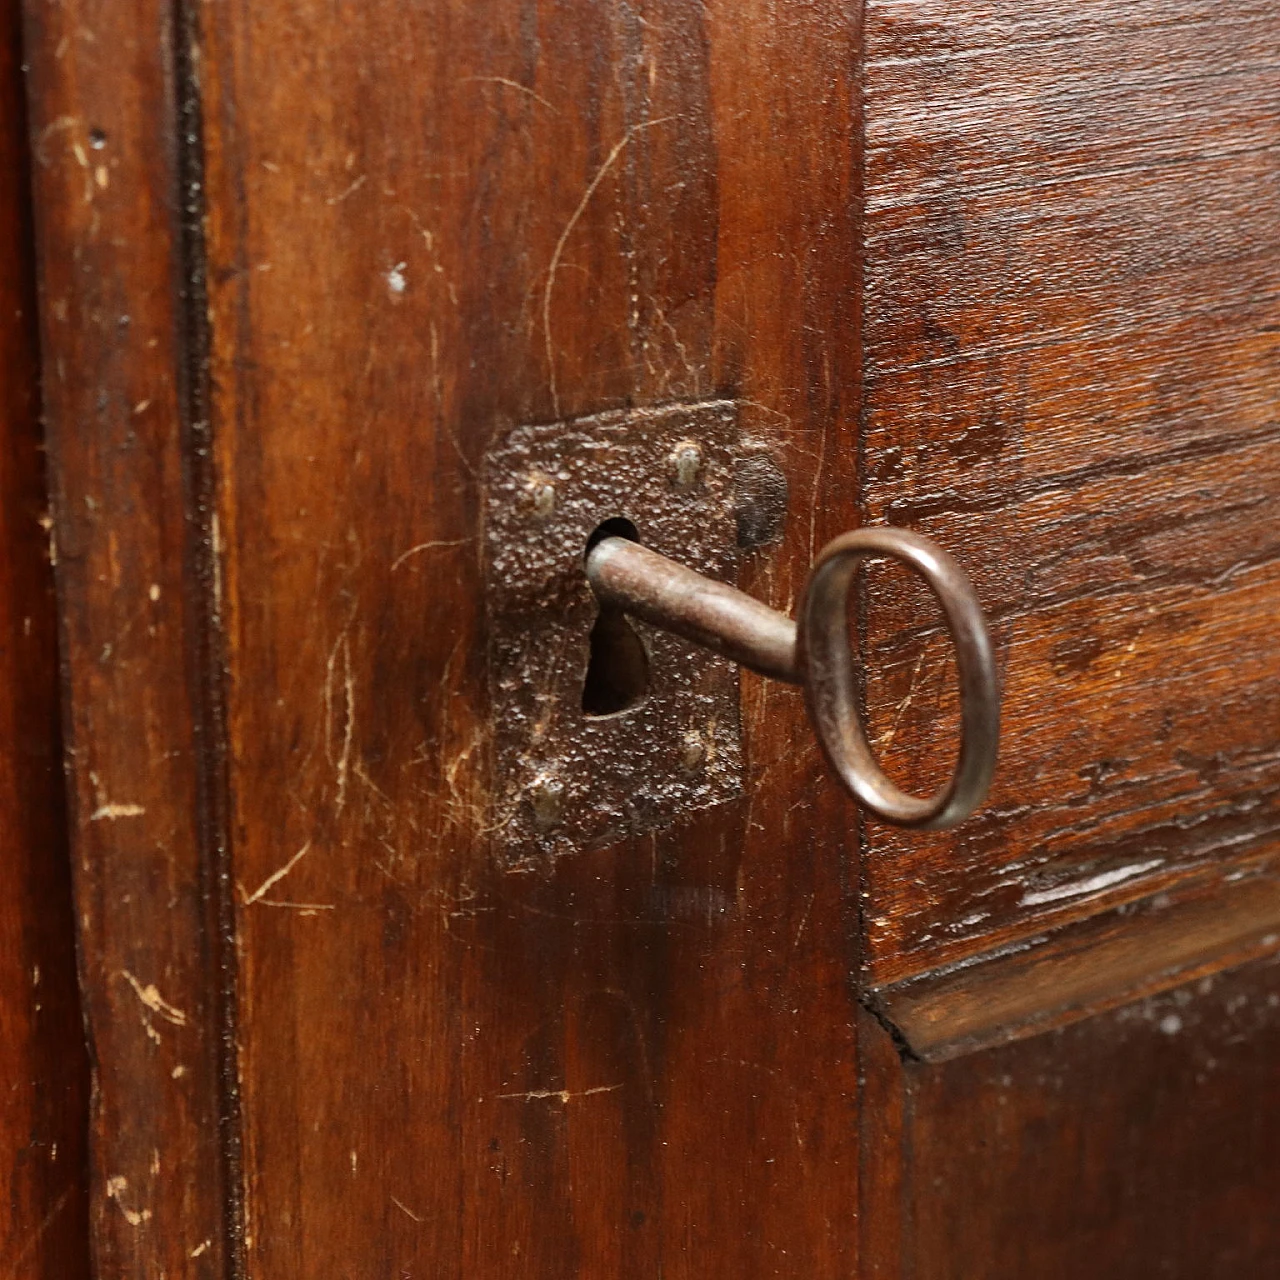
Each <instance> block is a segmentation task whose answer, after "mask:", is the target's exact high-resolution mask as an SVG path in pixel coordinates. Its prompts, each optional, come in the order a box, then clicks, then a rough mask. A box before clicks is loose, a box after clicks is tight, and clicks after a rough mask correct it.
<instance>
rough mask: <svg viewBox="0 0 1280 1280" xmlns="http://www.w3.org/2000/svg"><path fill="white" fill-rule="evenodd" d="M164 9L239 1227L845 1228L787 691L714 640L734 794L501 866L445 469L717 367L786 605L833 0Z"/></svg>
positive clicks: (825, 380)
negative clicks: (198, 440)
mask: <svg viewBox="0 0 1280 1280" xmlns="http://www.w3.org/2000/svg"><path fill="white" fill-rule="evenodd" d="M202 20H203V21H204V22H205V23H206V28H205V31H204V37H203V39H204V57H203V59H202V80H203V83H204V85H205V87H206V98H205V121H206V135H205V136H206V142H207V154H208V174H207V177H208V187H207V190H208V198H209V255H210V273H209V274H210V281H211V300H212V316H213V336H214V352H215V364H214V383H215V394H214V398H213V402H212V408H213V429H214V436H215V440H216V449H217V458H218V465H219V469H220V473H221V477H222V482H221V493H220V503H219V514H220V520H221V531H222V539H223V547H224V553H223V559H222V584H223V590H224V593H225V609H226V619H227V646H228V647H227V652H228V671H229V680H230V685H229V702H228V707H229V713H230V718H229V735H230V739H229V740H230V751H231V789H232V793H233V796H234V821H233V830H234V832H235V844H234V851H233V856H234V873H235V879H236V884H237V897H238V913H237V930H238V940H239V954H240V957H241V984H240V1022H239V1063H240V1080H241V1089H242V1097H243V1114H244V1123H245V1160H244V1177H245V1188H246V1197H247V1200H246V1212H247V1233H246V1239H245V1251H246V1259H247V1265H248V1267H249V1269H250V1271H251V1273H252V1274H253V1275H254V1276H255V1277H262V1278H263V1280H267V1278H269V1277H289V1278H290V1280H292V1278H293V1277H296V1276H300V1275H319V1274H331V1275H338V1274H344V1273H347V1272H350V1273H352V1274H364V1273H367V1272H368V1271H369V1269H370V1268H373V1269H374V1270H375V1271H378V1272H379V1273H386V1274H404V1275H409V1274H412V1275H419V1274H422V1275H434V1274H462V1275H468V1276H481V1275H483V1276H486V1277H500V1276H513V1277H515V1276H521V1277H525V1276H570V1275H572V1276H579V1275H580V1276H584V1277H587V1276H590V1277H596V1276H606V1275H607V1276H645V1277H650V1276H653V1275H657V1274H662V1275H665V1276H668V1277H679V1276H690V1277H693V1276H696V1277H704V1276H706V1275H708V1274H724V1275H734V1276H744V1277H745V1276H763V1275H775V1274H798V1275H805V1276H811V1277H822V1276H832V1277H834V1276H848V1275H850V1274H853V1273H854V1272H855V1270H856V1260H855V1256H854V1254H855V1246H856V1240H855V1237H854V1235H853V1233H851V1232H850V1231H849V1230H848V1229H847V1224H848V1216H849V1213H850V1210H851V1206H852V1205H853V1203H854V1199H855V1194H856V1181H857V1159H856V1155H857V1151H856V1126H855V1123H854V1119H855V1101H856V1098H855V1095H856V1056H855V1042H854V1035H853V1022H854V1017H853V1010H854V1004H853V1001H852V995H851V991H850V989H849V986H848V981H847V978H848V957H849V954H850V947H851V944H852V938H851V930H850V929H849V927H848V920H847V917H846V910H845V905H844V898H843V894H842V884H843V879H842V871H841V859H842V854H843V853H844V852H845V850H846V849H847V848H848V841H847V839H846V833H848V832H849V831H850V830H851V828H852V814H851V811H850V809H849V807H848V805H847V804H846V802H845V801H844V799H843V798H842V797H841V795H840V794H839V792H838V790H837V789H836V788H833V787H832V786H831V785H830V784H829V782H828V781H827V779H826V778H825V776H824V773H823V769H822V767H821V764H820V761H819V759H818V756H817V752H816V749H815V748H814V746H813V743H812V738H811V736H810V733H809V730H808V728H807V725H806V722H805V717H804V712H803V708H802V706H801V703H800V700H799V698H798V696H797V695H796V694H795V693H794V692H792V691H788V690H780V689H777V688H776V687H770V686H768V685H766V684H764V683H763V682H760V681H756V680H747V681H745V682H744V686H743V707H744V716H743V719H744V728H745V734H746V737H747V751H748V756H749V758H748V785H747V798H746V799H745V800H744V801H742V802H739V803H734V804H732V805H726V806H723V807H721V808H718V809H715V810H711V811H708V812H707V813H706V814H703V815H698V816H697V817H696V818H694V819H692V820H690V821H689V822H688V823H686V824H685V825H683V826H682V827H680V828H678V829H675V830H671V831H666V832H662V833H660V834H658V835H656V836H653V837H648V838H643V839H635V840H633V841H631V842H630V843H627V844H623V845H621V846H617V847H612V848H609V849H606V850H602V851H596V852H591V853H582V854H578V855H573V856H566V857H563V858H561V859H559V860H558V861H557V862H555V864H554V865H550V866H534V867H531V866H529V865H527V864H526V865H515V866H505V867H504V865H503V863H502V861H501V860H500V858H499V857H498V853H497V849H496V847H495V843H494V842H493V841H492V840H491V839H490V834H489V833H488V832H487V831H486V830H485V819H486V814H487V813H488V810H489V804H488V787H489V775H488V768H489V746H488V744H489V735H490V733H491V731H492V729H493V725H492V722H491V720H490V719H489V714H488V707H487V705H486V698H485V688H486V681H485V671H484V653H485V636H484V634H483V619H484V607H483V584H482V578H481V556H480V543H479V535H480V528H479V521H480V493H479V489H478V478H477V470H478V467H479V462H480V459H481V457H482V456H483V453H484V451H485V449H486V447H487V446H488V445H489V444H490V443H491V442H493V441H494V440H496V439H498V438H500V436H502V435H503V434H504V433H506V432H507V431H509V430H510V429H511V428H512V427H513V426H515V425H517V424H520V423H529V422H547V421H555V420H559V419H563V418H565V417H568V416H570V415H574V414H579V413H585V412H594V411H600V410H604V409H609V408H613V407H618V406H624V405H629V404H653V403H662V402H667V401H672V400H679V399H690V398H717V397H728V398H733V399H738V400H741V401H742V402H743V413H744V421H745V423H746V425H747V428H748V430H749V431H750V432H752V433H753V434H754V435H755V436H757V437H759V438H762V439H764V440H766V441H770V442H772V447H773V448H774V449H775V451H776V453H777V455H778V457H779V460H780V462H781V464H782V465H783V467H784V469H785V470H786V471H787V473H788V477H789V479H790V482H791V492H792V494H793V510H792V513H791V520H790V523H789V526H788V529H787V534H786V539H785V542H784V543H783V544H782V545H781V546H780V547H770V548H765V549H761V550H759V551H756V552H754V553H752V554H751V555H749V556H744V560H743V564H742V575H741V576H742V580H743V582H744V584H745V585H748V586H753V587H754V588H755V589H756V590H757V591H758V592H759V593H760V594H762V595H763V596H765V597H767V598H769V599H770V600H771V601H772V602H774V603H775V604H777V605H779V606H781V607H786V606H787V605H788V604H789V602H790V600H791V599H792V597H793V596H794V594H795V592H796V590H797V589H798V585H799V583H800V582H801V581H802V578H803V574H804V572H805V570H806V568H807V565H808V563H809V558H810V555H811V552H812V550H813V548H814V547H815V546H816V545H820V543H821V541H822V540H823V539H825V538H826V537H828V536H831V535H833V534H834V533H836V532H838V531H839V530H840V529H841V528H843V527H846V526H847V525H848V524H850V523H852V521H853V517H854V510H853V493H854V488H853V483H852V466H853V458H854V451H853V426H854V412H855V408H856V391H857V385H858V376H859V371H858V365H857V347H856V330H855V325H856V320H857V306H858V298H859V290H858V284H857V281H858V277H857V262H856V255H855V248H856V235H855V230H854V225H853V221H852V219H853V216H854V213H855V211H856V196H857V192H856V173H857V152H856V141H857V136H858V125H857V113H856V93H855V86H854V83H853V77H854V74H855V71H856V65H857V56H856V55H857V45H856V35H857V32H856V19H855V17H854V16H853V15H852V14H851V11H850V9H849V7H848V6H846V5H843V4H836V3H826V2H825V0H824V2H822V3H803V4H789V5H785V6H776V5H772V4H765V3H760V4H750V5H743V4H740V3H733V4H719V3H717V4H712V5H709V6H706V7H705V8H704V7H702V6H694V5H689V4H686V3H683V2H681V0H657V2H655V3H649V4H645V5H644V6H643V7H642V9H636V10H633V9H631V8H628V7H626V6H619V5H615V4H612V3H603V2H602V3H595V2H594V0H580V2H575V3H570V4H565V3H545V4H538V5H528V4H517V3H514V2H513V3H506V2H505V0H495V2H494V3H486V4H484V5H471V4H448V3H443V2H436V3H431V4H427V5H419V6H407V5H404V4H401V3H395V2H392V0H379V2H377V3H372V4H369V5H365V6H363V7H362V8H361V10H360V14H359V20H358V21H349V22H348V21H337V20H335V18H334V15H333V13H332V11H331V10H329V9H325V8H323V7H317V6H308V5H290V6H286V7H283V8H282V7H279V6H263V5H251V4H248V3H242V2H240V0H234V2H233V3H229V4H224V5H219V6H210V7H207V8H206V9H205V10H204V12H203V19H202ZM582 657H583V662H584V665H585V658H586V655H585V653H584V654H583V655H582ZM268 691H269V692H268Z"/></svg>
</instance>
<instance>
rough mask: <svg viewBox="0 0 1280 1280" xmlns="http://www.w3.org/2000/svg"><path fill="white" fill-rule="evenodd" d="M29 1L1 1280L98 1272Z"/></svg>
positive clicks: (6, 49)
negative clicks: (41, 298) (61, 701)
mask: <svg viewBox="0 0 1280 1280" xmlns="http://www.w3.org/2000/svg"><path fill="white" fill-rule="evenodd" d="M21 62H22V46H21V39H20V29H19V15H18V8H17V5H16V4H15V3H12V2H11V0H0V173H3V174H4V175H5V182H4V183H3V185H0V371H2V372H0V548H3V552H2V554H0V849H2V850H3V854H2V856H0V1081H2V1082H3V1088H2V1089H0V1153H3V1156H2V1159H3V1164H2V1166H0V1167H2V1169H3V1175H2V1176H3V1190H2V1191H0V1197H2V1201H0V1202H2V1203H3V1204H4V1207H5V1211H4V1214H3V1218H2V1219H0V1274H4V1275H8V1276H23V1277H32V1278H33V1280H55V1278H58V1280H60V1278H62V1277H65V1278H66V1280H81V1277H87V1276H88V1274H89V1238H88V1231H87V1221H88V1176H87V1170H86V1156H85V1133H86V1130H87V1119H88V1100H89V1062H88V1058H87V1056H86V1054H85V1051H84V1035H83V1031H82V1027H81V1022H80V1005H79V999H78V995H77V991H76V969H75V927H74V922H73V916H72V909H71V883H70V858H69V854H68V849H67V829H66V813H65V805H64V800H63V784H62V776H61V768H60V764H61V761H60V758H59V757H60V754H61V741H60V736H59V732H58V654H57V639H56V626H57V617H56V613H55V609H54V601H53V571H52V569H51V568H50V565H49V556H48V540H47V536H46V531H45V527H44V526H45V525H47V521H48V499H47V496H46V491H45V477H44V460H43V457H42V456H41V452H40V443H41V433H40V402H39V361H38V353H37V350H36V312H35V280H34V275H33V264H32V244H31V217H30V194H31V193H30V164H29V160H30V157H29V155H28V151H27V138H26V112H25V104H24V102H23V96H22V81H21V75H20V72H19V66H20V64H21Z"/></svg>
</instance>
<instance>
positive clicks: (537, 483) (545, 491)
mask: <svg viewBox="0 0 1280 1280" xmlns="http://www.w3.org/2000/svg"><path fill="white" fill-rule="evenodd" d="M524 487H525V492H526V493H527V494H528V495H529V505H530V506H531V507H532V508H533V514H534V515H535V516H537V517H538V519H539V520H545V519H546V518H547V517H548V516H549V515H550V514H551V513H552V512H553V511H554V510H555V509H556V487H555V485H554V484H553V483H552V481H551V477H550V476H548V475H544V474H543V473H542V472H541V471H534V472H532V473H531V474H530V476H529V478H528V480H526V481H525V486H524Z"/></svg>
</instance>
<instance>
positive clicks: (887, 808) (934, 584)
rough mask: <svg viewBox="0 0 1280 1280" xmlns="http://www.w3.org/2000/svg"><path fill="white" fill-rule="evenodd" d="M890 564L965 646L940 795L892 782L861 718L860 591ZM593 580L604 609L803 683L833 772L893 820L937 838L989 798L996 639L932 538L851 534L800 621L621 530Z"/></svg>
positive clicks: (995, 723)
mask: <svg viewBox="0 0 1280 1280" xmlns="http://www.w3.org/2000/svg"><path fill="white" fill-rule="evenodd" d="M884 557H890V558H892V559H895V560H898V561H900V562H901V563H902V564H904V565H905V566H906V567H907V568H909V569H912V570H914V571H915V572H916V573H918V574H919V575H920V576H921V577H922V578H923V579H924V581H925V583H926V584H927V585H928V587H929V589H930V590H931V591H932V592H933V594H934V596H935V597H936V598H937V600H938V603H939V604H940V605H941V606H942V611H943V614H944V616H945V618H946V623H947V629H948V631H949V632H950V634H951V637H952V640H953V641H954V643H955V646H956V665H957V668H958V672H959V680H960V753H959V757H958V759H957V763H956V768H955V771H954V773H953V774H952V777H951V780H950V782H949V783H948V784H947V785H946V786H944V787H942V788H941V789H940V790H939V791H938V792H936V793H935V794H934V795H932V796H930V797H928V798H921V797H919V796H912V795H909V794H908V793H907V792H905V791H903V790H902V789H901V788H899V787H898V786H897V785H896V784H895V783H893V782H892V781H891V780H890V779H889V778H888V777H887V776H886V774H885V773H884V771H883V770H882V769H881V768H880V766H879V764H878V763H877V761H876V758H875V755H874V753H873V752H872V750H871V746H870V744H869V743H868V741H867V737H866V733H865V731H864V729H863V726H862V721H861V718H860V716H859V714H858V708H857V690H856V682H855V674H854V661H853V653H852V646H851V644H850V637H849V623H848V596H849V587H850V585H851V583H852V581H853V576H854V574H855V572H856V571H857V568H858V564H859V562H860V561H862V560H866V559H880V558H884ZM586 574H587V579H588V581H589V582H590V583H591V587H592V589H593V590H594V592H595V594H596V597H597V598H598V599H599V601H600V602H601V604H602V605H611V606H613V607H614V608H617V609H621V610H622V611H623V612H625V613H629V614H632V615H634V616H635V617H637V618H640V619H642V620H643V621H644V622H647V623H649V624H650V625H651V626H654V627H658V628H660V629H662V630H665V631H670V632H673V633H674V634H676V635H679V636H682V637H683V638H684V639H686V640H689V641H692V642H693V643H694V644H698V645H702V646H705V647H706V648H708V649H712V650H714V651H715V652H716V653H719V654H722V655H723V656H724V657H727V658H729V659H731V660H732V661H734V662H737V663H740V664H741V665H743V666H745V667H748V668H750V669H751V670H752V671H756V672H759V673H760V674H761V675H765V676H771V677H772V678H774V679H776V680H784V681H786V682H787V683H789V684H798V685H801V686H803V688H804V691H805V700H806V703H807V705H808V709H809V717H810V719H811V721H812V722H813V726H814V730H815V731H816V733H817V736H818V741H819V742H820V743H821V744H822V749H823V751H824V752H825V754H826V757H827V759H828V761H829V762H830V764H831V767H832V768H833V769H834V770H835V772H836V774H837V775H838V777H839V778H840V780H841V782H842V783H843V784H844V785H845V787H846V788H847V789H848V790H849V792H850V793H851V794H852V795H853V796H854V797H855V798H856V799H857V800H858V801H859V802H860V803H861V804H862V805H864V806H865V807H866V808H868V809H870V810H871V811H872V812H873V813H875V814H877V815H878V816H879V817H881V818H883V819H884V820H885V821H887V822H892V823H895V824H897V825H899V826H905V827H920V828H925V829H934V830H936V829H938V828H942V827H950V826H954V825H955V824H956V823H958V822H961V821H963V820H964V819H965V818H967V817H968V816H969V815H970V814H971V813H973V811H974V810H975V809H976V808H977V807H978V806H979V805H980V804H981V803H982V801H983V799H984V798H985V796H986V794H987V788H988V787H989V786H990V783H991V778H992V775H993V774H994V772H995V765H996V750H997V744H998V740H999V736H1000V693H999V688H998V685H997V681H996V672H995V662H994V659H993V656H992V650H991V639H990V636H989V635H988V633H987V626H986V622H985V620H984V618H983V616H982V608H981V606H980V605H979V603H978V598H977V596H976V595H975V594H974V590H973V587H972V586H971V585H970V583H969V580H968V579H967V578H966V577H965V575H964V573H963V571H962V570H961V568H960V566H959V565H958V564H957V563H956V562H955V560H954V559H953V558H952V557H951V556H950V555H948V554H947V553H946V552H945V551H943V550H942V548H941V547H939V546H937V545H936V544H935V543H933V542H930V541H929V539H928V538H923V537H921V536H920V535H919V534H916V533H911V532H909V531H907V530H905V529H895V528H891V527H883V526H880V527H871V528H864V529H857V530H854V531H853V532H850V533H845V534H841V535H840V536H839V537H838V538H836V539H834V540H833V541H832V542H830V543H828V544H827V545H826V546H825V547H824V548H823V549H822V551H821V553H820V554H819V556H818V558H817V560H816V561H815V563H814V565H813V568H812V569H811V571H810V573H809V579H808V582H807V583H806V585H805V590H804V594H803V596H802V597H801V600H800V605H799V609H798V616H797V619H796V620H794V621H793V620H792V619H791V618H788V617H787V616H786V615H785V614H782V613H779V612H777V611H776V610H774V609H771V608H769V607H768V606H767V605H765V604H762V603H761V602H760V601H759V600H756V599H753V598H752V597H751V596H749V595H746V594H745V593H744V592H741V591H738V590H737V589H736V588H734V587H730V586H728V585H726V584H725V583H722V582H716V581H715V580H713V579H711V578H707V577H704V576H703V575H702V574H700V573H696V572H694V571H693V570H692V569H688V568H686V567H685V566H684V565H681V564H678V563H677V562H676V561H674V560H671V559H669V558H668V557H666V556H664V555H660V554H658V553H657V552H656V551H651V550H650V549H649V548H647V547H645V546H643V545H641V544H640V543H639V542H636V541H633V540H631V539H629V538H626V537H620V536H616V535H612V534H611V535H609V536H605V537H601V538H600V539H598V540H597V541H595V542H593V543H592V544H591V545H590V546H589V547H588V551H587V556H586Z"/></svg>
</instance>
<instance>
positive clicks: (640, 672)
mask: <svg viewBox="0 0 1280 1280" xmlns="http://www.w3.org/2000/svg"><path fill="white" fill-rule="evenodd" d="M602 538H626V539H627V540H628V541H630V542H639V541H640V535H639V533H638V532H637V531H636V527H635V525H633V524H632V523H631V521H630V520H625V519H622V518H621V517H616V518H614V519H612V520H606V521H604V522H603V523H602V524H601V525H599V526H598V527H597V528H596V529H595V531H594V532H593V533H592V535H591V537H590V538H588V539H587V546H586V551H587V552H590V550H591V548H592V547H594V546H595V545H596V544H597V543H598V542H599V541H600V540H601V539H602ZM648 693H649V655H648V653H647V652H646V651H645V647H644V642H643V641H642V640H641V639H640V637H639V636H638V635H637V634H636V632H635V629H634V628H633V627H632V625H631V622H630V619H628V617H627V615H626V614H625V613H624V612H623V610H622V609H620V608H618V607H617V606H616V605H611V604H607V603H602V604H601V605H600V611H599V613H598V614H597V615H596V620H595V622H594V624H593V625H592V627H591V639H590V653H589V656H588V658H587V674H586V677H585V678H584V680H583V682H582V711H583V714H584V715H586V716H589V717H592V718H595V719H598V718H600V717H602V716H615V715H619V714H621V713H622V712H624V711H630V710H631V709H632V708H633V707H637V706H639V705H640V703H642V702H643V701H644V700H645V698H646V696H647V695H648Z"/></svg>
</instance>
